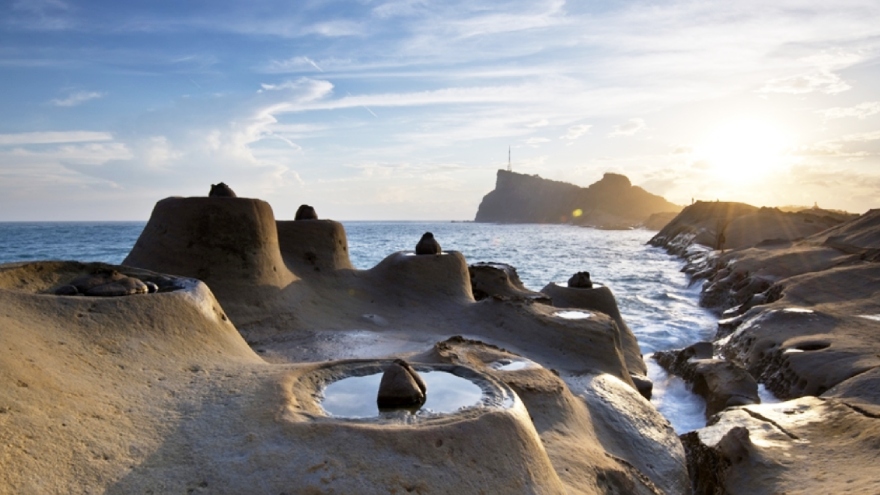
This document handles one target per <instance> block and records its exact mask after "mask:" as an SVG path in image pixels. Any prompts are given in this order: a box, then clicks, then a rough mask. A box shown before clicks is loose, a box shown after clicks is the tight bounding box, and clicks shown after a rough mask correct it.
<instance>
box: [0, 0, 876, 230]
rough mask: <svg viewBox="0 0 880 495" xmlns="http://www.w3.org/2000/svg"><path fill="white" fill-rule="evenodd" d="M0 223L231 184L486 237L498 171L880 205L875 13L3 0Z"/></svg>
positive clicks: (142, 204)
mask: <svg viewBox="0 0 880 495" xmlns="http://www.w3.org/2000/svg"><path fill="white" fill-rule="evenodd" d="M0 9H2V13H0V221H30V220H146V219H147V218H149V215H150V212H151V210H152V207H153V205H154V204H155V202H156V201H158V200H160V199H162V198H165V197H168V196H204V195H207V193H208V191H209V189H210V186H211V184H214V183H218V182H221V181H223V182H225V183H227V184H229V185H230V186H231V187H232V189H233V190H235V191H236V193H237V194H238V195H239V196H242V197H252V198H260V199H263V200H266V201H268V202H269V203H270V204H271V205H272V207H273V210H274V213H275V217H276V218H278V219H291V218H293V216H294V214H295V212H296V209H297V207H298V206H299V205H300V204H310V205H313V206H314V207H315V209H316V210H317V212H318V215H319V216H320V217H321V218H332V219H336V220H391V219H395V220H446V219H450V220H452V219H454V220H468V219H473V217H474V215H475V213H476V211H477V207H478V205H479V203H480V200H481V199H482V197H483V196H484V195H485V194H487V193H488V192H490V191H491V190H492V189H493V188H494V185H495V176H496V170H498V169H499V168H506V167H507V165H508V150H510V157H511V166H512V168H513V170H514V171H516V172H521V173H527V174H537V175H540V176H541V177H545V178H548V179H553V180H561V181H566V182H571V183H574V184H577V185H580V186H588V185H589V184H591V183H593V182H596V181H597V180H599V179H601V177H602V175H603V174H604V173H606V172H615V173H622V174H624V175H626V176H628V177H629V178H630V180H631V182H632V183H633V184H635V185H639V186H641V187H643V188H645V189H647V190H648V191H650V192H652V193H655V194H659V195H662V196H664V197H666V198H667V199H668V200H670V201H672V202H675V203H677V204H681V205H686V204H689V203H690V202H691V201H692V200H694V199H696V200H716V199H720V200H723V201H742V202H747V203H750V204H754V205H757V206H784V205H804V206H813V205H814V204H818V205H819V206H820V207H823V208H836V209H843V210H847V211H851V212H857V213H863V212H865V211H867V210H868V209H870V208H880V22H877V20H878V19H880V2H877V1H876V0H860V1H852V0H836V1H834V2H828V1H827V0H823V1H787V0H778V1H774V2H767V1H766V0H761V1H748V0H744V1H732V2H711V1H678V0H669V1H662V2H660V1H650V2H649V1H614V0H612V1H604V2H598V1H592V2H585V1H577V2H565V1H559V0H528V1H521V2H520V1H507V2H499V1H494V0H493V1H485V0H468V1H458V0H449V1H445V2H430V1H421V0H388V1H385V0H351V1H348V0H322V1H313V0H302V1H291V0H283V1H281V0H279V1H259V0H255V1H249V2H233V1H223V0H211V1H205V0H188V1H184V2H181V1H179V0H174V1H170V0H154V1H137V2H118V1H105V0H100V1H97V0H96V1H79V0H15V1H2V2H0Z"/></svg>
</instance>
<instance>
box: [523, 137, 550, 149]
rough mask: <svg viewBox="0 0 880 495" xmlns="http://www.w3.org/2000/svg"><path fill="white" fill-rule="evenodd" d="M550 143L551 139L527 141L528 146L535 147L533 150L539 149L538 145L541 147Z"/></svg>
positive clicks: (531, 139)
mask: <svg viewBox="0 0 880 495" xmlns="http://www.w3.org/2000/svg"><path fill="white" fill-rule="evenodd" d="M549 142H550V140H549V139H547V138H543V137H533V138H529V139H526V144H527V145H529V146H531V147H533V148H537V147H538V145H541V144H544V143H549Z"/></svg>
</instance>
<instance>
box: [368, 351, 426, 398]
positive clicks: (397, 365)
mask: <svg viewBox="0 0 880 495" xmlns="http://www.w3.org/2000/svg"><path fill="white" fill-rule="evenodd" d="M426 394H427V387H426V386H425V381H424V380H422V377H421V376H419V374H418V373H417V372H416V370H414V369H413V367H412V366H410V364H409V363H407V362H406V361H404V360H403V359H395V360H394V362H393V363H391V364H389V365H388V366H387V367H386V368H385V372H384V373H383V374H382V382H381V383H380V384H379V393H378V396H377V398H376V403H377V404H378V405H379V408H380V409H393V408H400V407H414V406H416V407H418V406H421V405H422V404H424V402H425V396H426Z"/></svg>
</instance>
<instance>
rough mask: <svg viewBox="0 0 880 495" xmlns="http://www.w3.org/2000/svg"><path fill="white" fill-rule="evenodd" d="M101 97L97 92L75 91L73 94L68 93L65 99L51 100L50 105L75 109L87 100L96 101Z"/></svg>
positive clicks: (102, 94) (101, 94)
mask: <svg viewBox="0 0 880 495" xmlns="http://www.w3.org/2000/svg"><path fill="white" fill-rule="evenodd" d="M103 96H104V93H99V92H97V91H77V92H75V93H70V95H68V96H67V98H63V99H59V98H56V99H53V100H51V103H52V104H53V105H55V106H58V107H75V106H77V105H80V104H82V103H85V102H87V101H89V100H96V99H98V98H101V97H103Z"/></svg>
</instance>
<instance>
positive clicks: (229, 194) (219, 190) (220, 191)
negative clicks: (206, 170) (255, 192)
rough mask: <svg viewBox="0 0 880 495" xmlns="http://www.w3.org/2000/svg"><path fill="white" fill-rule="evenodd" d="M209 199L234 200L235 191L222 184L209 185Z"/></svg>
mask: <svg viewBox="0 0 880 495" xmlns="http://www.w3.org/2000/svg"><path fill="white" fill-rule="evenodd" d="M208 197H209V198H235V197H236V195H235V191H233V190H232V188H231V187H229V186H227V185H226V184H224V183H223V182H221V183H219V184H211V191H210V192H209V193H208Z"/></svg>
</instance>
